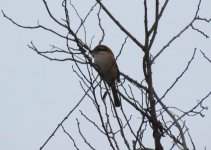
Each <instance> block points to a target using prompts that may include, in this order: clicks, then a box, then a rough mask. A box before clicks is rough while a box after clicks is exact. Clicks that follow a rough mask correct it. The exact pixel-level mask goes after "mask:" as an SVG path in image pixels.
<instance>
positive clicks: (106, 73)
mask: <svg viewBox="0 0 211 150" xmlns="http://www.w3.org/2000/svg"><path fill="white" fill-rule="evenodd" d="M91 54H92V56H93V57H94V64H95V65H96V67H97V69H98V72H99V74H100V76H101V78H102V79H103V80H104V81H106V83H107V84H108V85H109V87H111V90H112V93H113V98H114V105H115V106H116V107H119V106H120V105H121V102H120V99H119V97H118V94H117V89H116V84H115V81H116V80H117V81H118V82H120V79H119V69H118V66H117V64H116V59H115V58H114V54H113V52H112V51H111V49H110V48H108V47H107V46H105V45H98V46H96V47H95V48H94V49H93V50H92V52H91Z"/></svg>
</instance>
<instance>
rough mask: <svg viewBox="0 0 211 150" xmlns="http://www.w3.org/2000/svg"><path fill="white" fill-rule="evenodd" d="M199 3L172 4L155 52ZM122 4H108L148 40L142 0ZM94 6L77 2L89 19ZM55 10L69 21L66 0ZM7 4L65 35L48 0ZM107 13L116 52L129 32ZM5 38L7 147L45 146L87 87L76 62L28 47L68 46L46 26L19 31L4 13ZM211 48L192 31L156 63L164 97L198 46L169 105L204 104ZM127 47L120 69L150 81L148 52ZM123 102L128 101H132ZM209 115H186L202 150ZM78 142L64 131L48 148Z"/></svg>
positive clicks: (206, 3) (0, 27)
mask: <svg viewBox="0 0 211 150" xmlns="http://www.w3.org/2000/svg"><path fill="white" fill-rule="evenodd" d="M104 1H105V0H104ZM74 2H75V1H74ZM197 2H198V1H197V0H186V1H185V2H184V1H183V0H177V1H176V0H172V1H170V2H169V6H168V7H167V10H166V13H164V16H163V20H162V21H161V23H160V28H159V31H158V35H157V39H156V41H155V45H154V46H153V49H152V53H153V54H156V52H158V51H159V49H161V48H162V46H163V45H164V44H165V43H166V42H168V41H169V40H170V39H171V37H173V36H174V35H175V34H176V33H178V31H180V30H181V29H182V28H184V27H185V25H186V24H187V23H188V22H190V20H191V19H192V17H193V16H194V13H195V10H196V7H197ZM119 3H120V0H118V1H115V2H112V4H111V2H105V5H106V6H107V7H108V8H109V9H110V10H111V12H112V13H113V14H114V16H117V18H118V20H119V21H120V22H121V23H122V24H123V25H124V26H125V27H126V28H127V29H128V30H129V31H130V32H131V33H132V34H133V35H135V36H136V37H137V38H138V39H139V40H140V41H141V42H143V36H141V35H142V34H144V32H143V31H144V30H143V29H144V28H143V20H142V18H143V11H142V10H141V9H142V8H143V6H142V3H143V2H142V0H140V1H138V0H136V1H130V2H128V3H127V2H125V3H123V2H122V5H119ZM92 4H94V3H93V1H88V0H86V2H84V1H82V0H81V1H78V3H77V4H76V7H77V8H80V9H79V10H80V11H79V12H80V13H81V14H82V16H84V15H83V14H86V13H87V10H88V8H90V6H91V5H92ZM210 6H211V1H210V0H202V6H201V10H200V15H201V17H207V18H211V13H210V12H211V11H210ZM50 7H51V8H52V9H53V10H54V13H55V15H56V16H60V18H62V15H63V12H62V9H61V4H59V3H50ZM0 9H1V10H3V11H4V12H5V13H6V14H7V15H8V16H10V17H12V18H13V19H15V20H16V21H17V22H18V23H20V24H24V25H35V24H36V23H37V22H38V21H39V23H41V24H43V25H46V26H49V27H51V28H53V29H55V30H57V31H59V32H61V33H64V30H62V29H61V28H59V27H58V26H56V24H55V23H53V21H52V20H50V19H49V17H48V15H47V12H46V10H45V7H44V4H43V2H42V1H41V0H36V1H35V0H14V1H12V2H11V1H8V0H1V1H0ZM103 17H105V19H107V20H108V22H106V23H105V22H104V25H105V28H108V29H109V30H106V31H107V32H106V34H107V36H106V39H105V41H104V44H106V45H108V46H109V47H111V48H112V49H114V53H115V55H116V54H118V50H119V49H120V47H121V44H122V43H123V41H124V38H125V35H124V34H122V33H121V31H120V30H118V28H116V27H115V25H114V24H112V23H111V22H109V18H108V17H107V16H106V15H104V16H103ZM73 20H74V19H73ZM73 22H74V21H73ZM76 22H77V21H76ZM87 26H88V27H87V28H88V29H89V30H87V31H88V35H89V37H88V39H89V41H90V39H91V37H92V36H93V35H95V36H96V37H97V36H99V35H98V33H97V32H96V31H95V30H94V29H93V27H92V20H91V21H89V25H87ZM195 26H196V27H200V29H201V30H202V31H205V32H206V33H207V34H208V35H209V36H211V23H210V24H206V23H196V24H195ZM92 29H93V30H92ZM95 40H96V41H94V42H93V43H94V44H93V46H95V44H96V43H97V42H98V41H97V39H95ZM0 41H1V50H0V52H1V54H0V119H1V124H0V149H1V150H36V149H39V148H40V146H42V144H43V143H44V141H45V140H46V139H47V138H48V137H49V135H50V134H51V133H52V131H53V130H54V129H55V128H56V126H57V125H58V123H59V122H60V121H61V120H62V119H63V118H64V116H65V115H66V114H67V113H68V111H69V110H71V108H73V107H74V105H75V104H76V103H77V102H78V101H79V100H80V98H81V97H82V95H83V91H82V89H81V88H80V85H79V78H78V77H77V76H76V74H74V73H73V71H72V65H73V63H72V62H68V61H67V62H52V61H49V60H47V59H45V58H43V57H41V56H39V55H37V54H36V53H35V52H34V51H32V50H31V49H29V48H28V47H27V45H28V44H29V43H30V42H31V41H33V42H34V43H35V44H36V46H37V47H38V48H40V49H41V50H50V49H51V47H50V45H52V44H54V45H56V46H60V47H65V45H64V44H65V41H63V40H62V39H60V38H58V37H56V36H54V35H52V34H50V33H47V32H44V31H43V30H27V29H21V28H18V27H16V26H15V25H13V24H12V23H11V22H9V21H8V20H6V19H5V18H3V15H2V14H1V15H0ZM210 47H211V40H210V39H209V38H208V39H206V38H204V37H203V36H202V35H200V34H198V33H197V32H195V31H193V30H188V31H187V33H185V34H184V35H183V36H181V38H180V39H179V40H177V41H176V42H175V43H173V44H172V45H171V46H170V47H169V48H168V49H167V51H166V52H164V53H163V54H162V55H161V56H160V57H159V58H158V59H157V62H156V63H155V64H154V66H153V76H154V86H155V89H156V90H157V92H158V93H159V96H161V95H162V94H163V93H164V92H165V90H166V89H167V88H168V87H169V86H170V85H171V84H172V83H173V82H174V80H175V79H176V77H177V76H178V75H179V74H180V73H181V72H182V71H183V70H184V68H185V66H186V65H187V63H188V61H189V59H190V58H191V56H192V54H193V50H194V48H197V52H196V57H195V60H194V61H193V63H192V64H191V66H190V69H189V71H188V72H187V73H186V74H185V76H184V77H183V78H182V79H181V80H180V81H179V83H178V84H177V85H176V86H175V87H174V89H173V90H172V92H170V93H169V95H167V97H166V99H165V102H166V103H167V105H170V106H176V107H179V108H181V109H183V110H188V109H189V108H191V106H194V105H195V104H196V103H197V100H199V99H201V98H203V97H204V96H205V95H206V94H208V93H209V92H210V91H211V64H210V63H209V62H208V61H207V60H205V59H204V58H203V56H202V55H201V53H200V51H199V50H203V51H204V52H205V53H206V55H207V56H208V57H209V58H211V51H210ZM125 49H126V50H124V52H123V54H122V56H121V57H120V58H119V60H118V62H117V63H118V65H119V68H120V70H121V71H122V72H124V73H126V74H129V75H130V76H131V77H133V78H135V79H136V80H138V81H141V80H142V79H143V74H142V71H141V68H140V66H141V65H140V63H141V59H140V58H142V56H141V51H140V49H138V48H137V47H136V46H135V45H134V44H133V43H132V42H131V41H130V40H129V42H128V43H127V44H126V46H125ZM128 60H130V61H128ZM129 66H133V67H129ZM137 68H138V69H137ZM87 99H88V98H87ZM210 101H211V97H210V98H208V99H207V100H206V102H205V103H204V104H205V106H209V107H210V106H211V102H210ZM86 104H87V103H86V102H84V103H82V104H81V106H80V110H83V111H84V112H86V111H88V113H90V114H91V112H92V111H91V110H90V109H91V108H93V107H89V106H87V105H86ZM124 104H125V105H127V103H123V105H124ZM89 111H90V112H89ZM77 114H78V110H77V111H76V113H75V114H74V115H75V116H74V117H71V118H69V120H68V123H66V124H65V125H66V128H67V129H68V127H70V128H74V127H76V120H75V118H76V117H77ZM204 114H205V117H204V118H201V117H199V116H197V117H195V118H193V117H191V118H186V121H187V125H188V126H189V129H190V132H191V134H192V137H193V140H194V142H195V145H196V147H197V150H198V149H199V150H200V149H203V148H204V147H207V149H211V140H210V135H211V130H210V127H211V121H210V118H211V111H210V109H209V110H207V111H206V112H204ZM92 115H93V116H95V115H96V114H92ZM96 117H97V116H96ZM82 123H83V121H82ZM70 130H71V129H70ZM74 132H77V131H76V130H75V131H71V133H72V134H73V135H74ZM77 136H78V135H77ZM77 136H76V138H77ZM92 136H93V137H91V138H93V140H94V139H96V137H97V136H98V135H94V134H93V135H92ZM102 144H103V143H96V147H97V148H99V147H100V146H101V145H102ZM149 144H150V142H149ZM72 146H73V144H72V143H71V141H69V139H68V138H67V137H66V135H64V133H63V132H62V131H59V132H58V133H57V134H56V135H55V136H54V137H53V139H52V140H51V141H50V142H49V143H48V145H47V146H46V147H45V149H46V150H47V149H49V150H50V149H51V150H56V149H62V150H67V149H71V148H72ZM82 149H83V148H82Z"/></svg>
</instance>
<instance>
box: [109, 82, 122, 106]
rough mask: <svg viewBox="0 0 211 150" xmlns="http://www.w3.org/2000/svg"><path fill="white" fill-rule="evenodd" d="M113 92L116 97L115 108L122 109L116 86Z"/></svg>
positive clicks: (113, 87) (112, 88) (112, 87)
mask: <svg viewBox="0 0 211 150" xmlns="http://www.w3.org/2000/svg"><path fill="white" fill-rule="evenodd" d="M111 90H112V93H113V97H114V105H115V107H120V106H121V102H120V100H119V97H118V94H117V90H116V87H115V85H113V86H111Z"/></svg>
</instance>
